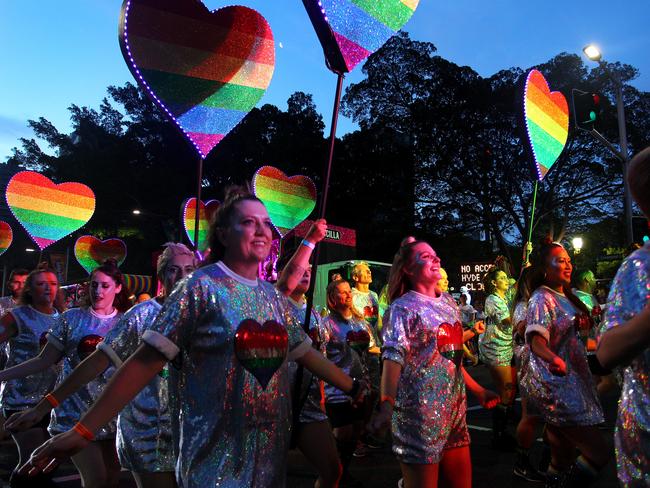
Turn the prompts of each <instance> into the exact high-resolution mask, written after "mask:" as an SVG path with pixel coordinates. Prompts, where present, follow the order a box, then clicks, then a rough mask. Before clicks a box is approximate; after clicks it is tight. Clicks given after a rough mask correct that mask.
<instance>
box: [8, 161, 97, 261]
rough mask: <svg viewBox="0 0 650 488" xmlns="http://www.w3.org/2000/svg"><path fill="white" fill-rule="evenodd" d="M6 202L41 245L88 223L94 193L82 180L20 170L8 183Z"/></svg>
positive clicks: (47, 244)
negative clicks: (59, 180) (63, 180)
mask: <svg viewBox="0 0 650 488" xmlns="http://www.w3.org/2000/svg"><path fill="white" fill-rule="evenodd" d="M6 197H7V205H9V208H10V209H11V212H12V213H13V214H14V216H15V217H16V220H18V222H20V225H22V226H23V227H24V228H25V230H26V231H27V233H28V234H29V235H30V236H31V238H32V239H33V240H34V242H35V243H36V245H37V246H38V247H39V248H40V249H41V251H42V250H43V249H45V248H46V247H47V246H49V245H51V244H54V243H55V242H56V241H58V240H60V239H63V238H64V237H65V236H67V235H68V234H71V233H72V232H74V231H75V230H77V229H79V228H80V227H82V226H83V225H85V224H86V222H88V221H89V220H90V217H92V215H93V213H94V212H95V194H94V193H93V191H92V190H91V189H90V188H88V187H87V186H86V185H84V184H82V183H61V184H59V185H57V184H55V183H54V182H52V180H50V179H49V178H47V177H46V176H43V175H41V174H39V173H35V172H33V171H21V172H20V173H16V174H15V175H14V176H13V178H11V180H9V183H8V184H7V191H6Z"/></svg>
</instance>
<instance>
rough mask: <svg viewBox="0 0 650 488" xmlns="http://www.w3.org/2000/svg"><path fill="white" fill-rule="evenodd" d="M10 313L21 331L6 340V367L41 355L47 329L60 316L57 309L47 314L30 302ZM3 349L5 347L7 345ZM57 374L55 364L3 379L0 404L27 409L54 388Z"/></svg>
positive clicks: (17, 408) (12, 408) (5, 406)
mask: <svg viewBox="0 0 650 488" xmlns="http://www.w3.org/2000/svg"><path fill="white" fill-rule="evenodd" d="M9 313H10V314H11V315H13V317H14V319H15V321H16V325H17V328H18V334H17V335H15V336H14V337H12V338H11V339H9V340H8V341H7V345H6V353H7V362H6V366H5V367H6V368H11V367H12V366H16V365H17V364H20V363H22V362H25V361H27V360H29V359H33V358H35V357H36V356H38V354H39V353H40V352H41V348H42V347H43V346H44V345H45V335H46V334H47V331H48V330H50V328H51V327H52V326H53V325H54V323H55V322H56V320H57V318H58V317H59V314H58V313H57V312H55V313H54V314H51V315H49V314H44V313H41V312H39V311H38V310H36V309H34V308H32V307H30V306H29V305H24V306H21V307H16V308H14V309H12V310H11V311H10V312H9ZM3 349H5V348H4V344H3ZM56 377H57V373H56V366H55V365H52V366H50V367H49V368H47V369H46V370H44V371H42V372H40V373H35V374H32V375H30V376H26V377H24V378H17V379H15V380H10V381H5V382H3V383H2V386H3V387H2V393H1V394H0V406H2V408H6V409H7V410H24V409H26V408H30V407H33V406H34V405H36V404H37V403H38V402H39V401H40V400H41V398H43V397H44V396H45V395H46V394H48V393H49V392H50V391H52V388H53V387H54V384H55V383H56Z"/></svg>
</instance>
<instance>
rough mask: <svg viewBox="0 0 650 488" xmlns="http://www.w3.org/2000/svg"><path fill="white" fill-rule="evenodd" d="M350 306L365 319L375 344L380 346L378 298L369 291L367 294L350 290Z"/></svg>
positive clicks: (380, 325)
mask: <svg viewBox="0 0 650 488" xmlns="http://www.w3.org/2000/svg"><path fill="white" fill-rule="evenodd" d="M352 306H353V307H354V308H355V310H356V311H357V312H358V313H359V314H360V315H361V316H362V317H363V318H364V319H365V321H366V322H368V324H370V328H371V329H372V335H373V339H374V342H375V344H377V345H379V346H380V345H381V336H380V332H381V327H382V324H381V317H380V316H379V297H378V296H377V294H376V293H375V292H374V291H372V290H370V291H368V292H367V293H366V292H362V291H359V290H357V289H356V288H352Z"/></svg>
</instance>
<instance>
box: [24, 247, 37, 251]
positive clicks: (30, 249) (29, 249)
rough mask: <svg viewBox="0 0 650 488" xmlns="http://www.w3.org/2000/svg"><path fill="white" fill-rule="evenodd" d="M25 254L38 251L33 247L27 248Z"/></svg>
mask: <svg viewBox="0 0 650 488" xmlns="http://www.w3.org/2000/svg"><path fill="white" fill-rule="evenodd" d="M25 252H36V249H34V248H32V247H26V248H25Z"/></svg>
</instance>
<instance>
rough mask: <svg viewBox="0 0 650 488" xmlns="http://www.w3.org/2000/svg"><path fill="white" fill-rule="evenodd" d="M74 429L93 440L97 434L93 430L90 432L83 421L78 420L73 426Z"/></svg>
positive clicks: (87, 438) (88, 439)
mask: <svg viewBox="0 0 650 488" xmlns="http://www.w3.org/2000/svg"><path fill="white" fill-rule="evenodd" d="M72 430H74V431H75V432H76V433H77V434H79V435H80V436H81V437H83V438H84V439H86V440H87V441H91V442H92V441H94V440H95V435H94V434H93V433H92V432H90V431H89V430H88V428H87V427H86V426H85V425H84V424H82V423H81V422H77V423H76V424H75V426H74V427H73V428H72Z"/></svg>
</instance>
